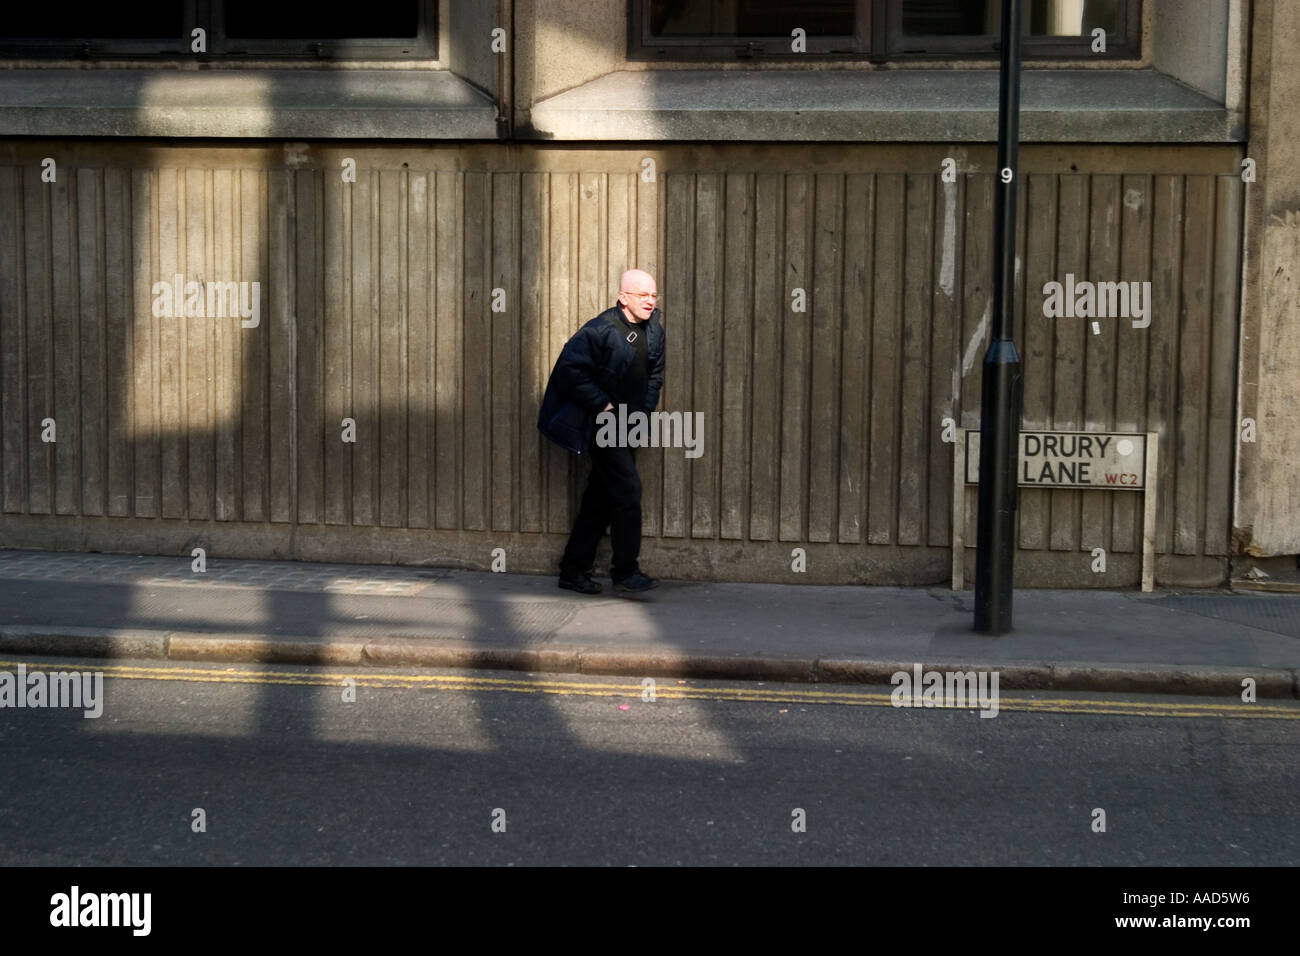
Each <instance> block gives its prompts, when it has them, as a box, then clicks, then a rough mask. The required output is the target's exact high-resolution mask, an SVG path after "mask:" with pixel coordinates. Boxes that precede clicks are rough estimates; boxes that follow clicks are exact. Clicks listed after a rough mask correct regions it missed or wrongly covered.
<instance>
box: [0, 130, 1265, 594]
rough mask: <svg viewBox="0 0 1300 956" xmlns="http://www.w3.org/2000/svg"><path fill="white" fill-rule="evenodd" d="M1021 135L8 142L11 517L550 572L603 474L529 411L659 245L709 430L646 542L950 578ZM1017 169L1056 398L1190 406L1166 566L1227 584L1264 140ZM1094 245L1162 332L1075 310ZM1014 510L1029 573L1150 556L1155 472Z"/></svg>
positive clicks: (673, 392) (1052, 412) (1036, 373)
mask: <svg viewBox="0 0 1300 956" xmlns="http://www.w3.org/2000/svg"><path fill="white" fill-rule="evenodd" d="M45 156H51V157H54V158H56V159H57V163H58V165H57V179H56V181H55V182H52V183H50V182H44V181H43V180H42V175H41V159H42V158H43V157H45ZM946 156H955V157H956V158H957V160H958V162H959V168H960V169H961V170H962V171H963V172H962V175H960V176H959V177H958V180H957V182H955V183H944V182H942V181H941V178H940V175H939V173H940V164H941V162H942V160H943V159H944V158H945V157H946ZM344 158H351V159H353V160H355V162H356V166H357V175H356V182H355V183H345V182H343V181H342V177H341V175H340V170H341V168H342V166H341V163H342V160H343V159H344ZM647 158H649V159H653V160H654V162H655V167H654V172H655V177H654V181H647V179H648V176H647V175H645V171H646V166H645V165H644V163H643V160H644V159H647ZM992 166H993V154H992V150H991V149H985V148H980V149H971V150H969V151H962V150H953V149H951V148H929V147H890V148H884V147H871V146H851V147H845V146H817V147H799V146H780V147H777V146H773V147H762V146H747V147H730V146H728V147H702V146H701V147H690V146H683V147H673V148H669V149H664V150H655V151H647V150H637V149H607V148H599V149H563V148H546V147H541V148H533V147H517V146H516V147H507V146H477V147H460V148H457V147H441V148H439V147H434V148H397V147H393V148H387V147H386V148H373V149H361V148H357V149H348V148H343V149H338V148H330V149H315V148H310V147H307V146H303V145H291V146H287V147H279V146H276V147H266V148H253V149H229V148H224V147H221V148H207V147H205V146H202V145H197V146H193V147H188V146H187V147H184V148H175V149H161V148H152V147H140V146H132V145H126V144H93V143H79V144H71V143H22V144H18V143H10V144H8V145H7V146H5V147H4V148H3V151H2V152H0V353H2V355H3V363H4V364H3V376H4V378H3V386H2V388H0V419H2V427H3V441H2V443H0V455H2V458H0V495H2V500H3V520H2V521H0V543H2V544H7V545H11V546H12V545H17V546H27V547H32V546H59V547H76V548H102V549H105V550H133V549H134V550H150V551H159V552H175V553H181V552H186V553H187V549H188V548H189V547H192V546H195V545H204V546H207V547H209V548H210V549H211V552H210V553H213V554H222V553H225V554H241V555H244V556H270V555H286V554H287V555H297V556H303V557H314V558H328V559H333V560H377V561H439V562H455V563H464V564H467V565H473V566H486V565H487V564H488V562H489V561H490V560H491V558H490V555H491V551H492V549H493V548H495V547H504V548H505V549H506V551H507V555H508V567H509V569H510V570H550V569H551V568H552V567H553V566H554V562H555V559H556V558H557V557H558V552H559V549H560V547H561V546H562V544H563V538H564V535H565V534H566V533H567V530H568V527H569V523H570V520H571V517H572V513H573V506H574V504H575V489H576V482H577V480H578V477H579V476H580V473H581V469H580V468H577V467H575V466H574V464H573V462H572V461H571V460H570V459H569V458H568V457H567V456H566V455H565V454H564V453H562V452H560V451H558V450H556V449H554V448H552V447H550V446H549V445H547V444H546V443H545V441H544V440H542V439H540V436H539V435H538V434H537V432H536V430H535V427H534V423H535V419H536V411H537V407H538V403H539V401H540V395H541V392H542V389H543V387H544V385H545V381H546V376H547V373H548V372H549V370H550V367H551V365H552V363H553V361H554V359H555V357H556V356H557V355H558V353H559V350H560V348H561V347H562V345H563V344H564V341H565V339H566V338H567V337H568V336H569V335H570V334H571V333H572V332H573V331H574V330H575V329H576V328H577V327H578V326H579V325H580V324H581V323H582V322H583V321H585V320H586V319H587V318H589V317H591V316H592V315H594V314H596V313H597V312H598V311H600V310H601V309H603V308H605V307H606V306H608V305H609V304H612V302H613V301H614V297H615V293H616V291H617V280H618V275H619V273H620V272H621V271H622V270H623V269H624V268H626V267H628V266H631V265H637V266H640V267H642V268H645V269H648V270H650V271H651V272H653V273H655V274H656V276H657V277H658V280H659V286H660V289H661V291H662V292H663V293H664V296H665V298H664V303H663V311H664V319H665V325H666V327H667V330H668V343H669V351H668V376H667V386H666V389H665V393H664V399H663V402H662V404H661V408H667V409H679V410H683V411H692V412H694V411H698V412H702V413H703V415H704V419H703V420H704V428H705V431H704V442H705V444H704V448H705V452H704V454H703V456H702V457H700V458H698V459H687V458H686V457H685V455H684V454H683V452H682V451H681V450H678V449H667V450H656V451H643V452H642V453H641V462H642V475H643V478H644V479H645V488H646V494H645V506H646V507H645V531H646V534H647V544H646V551H645V561H644V563H645V564H646V566H647V568H648V569H649V570H651V571H652V573H657V574H663V575H666V576H701V577H714V578H722V579H726V578H749V579H755V578H757V579H774V580H786V579H790V580H799V581H807V582H813V581H867V582H873V583H877V582H878V583H887V582H903V583H921V582H936V581H942V580H945V579H946V576H947V571H948V568H949V560H950V559H949V551H948V547H949V541H950V535H951V527H950V520H951V519H950V514H951V493H952V492H951V485H952V480H951V469H952V448H951V446H949V445H946V444H944V443H943V441H942V438H941V424H940V423H941V420H942V419H943V418H944V417H948V416H951V417H952V418H954V419H955V420H956V422H957V423H958V424H960V425H964V426H966V427H978V422H979V412H978V402H979V373H980V359H981V358H982V355H983V348H984V338H983V336H984V333H985V332H986V330H987V317H988V309H989V299H990V294H989V279H990V273H991V249H990V242H991V233H992V199H993V180H992V175H991V174H990V173H989V172H987V170H990V169H991V168H992ZM1022 166H1023V172H1024V174H1025V176H1026V179H1027V182H1026V186H1025V188H1023V189H1022V191H1021V196H1022V201H1023V204H1024V217H1023V221H1024V222H1025V223H1026V227H1025V229H1024V230H1023V235H1022V243H1021V246H1022V252H1021V261H1022V268H1021V272H1020V275H1021V283H1022V287H1021V289H1020V296H1021V299H1020V301H1021V303H1022V308H1023V312H1024V315H1022V317H1021V320H1020V324H1019V327H1018V330H1017V341H1018V342H1019V343H1020V345H1021V350H1022V353H1023V355H1024V368H1025V384H1026V387H1025V418H1024V422H1025V427H1027V428H1054V429H1063V430H1075V429H1113V430H1153V431H1158V432H1159V433H1160V434H1161V438H1162V443H1163V445H1162V448H1163V450H1162V455H1161V465H1162V467H1161V492H1160V511H1159V523H1158V528H1159V534H1158V544H1157V550H1158V551H1159V552H1160V553H1161V555H1162V558H1161V563H1160V580H1162V581H1164V582H1166V583H1176V582H1185V583H1197V582H1200V583H1208V582H1210V581H1212V580H1217V579H1218V578H1220V577H1221V576H1222V575H1223V574H1224V572H1225V570H1226V559H1225V555H1226V554H1227V550H1228V539H1229V523H1230V515H1229V502H1230V494H1231V486H1230V477H1231V474H1230V473H1231V468H1232V461H1233V458H1232V455H1233V441H1234V428H1233V414H1234V395H1235V391H1234V389H1235V381H1234V369H1235V362H1236V335H1237V303H1238V300H1237V295H1238V279H1237V275H1238V272H1237V270H1238V260H1239V243H1240V235H1241V229H1240V202H1241V189H1242V184H1241V182H1240V178H1239V176H1238V175H1237V171H1238V170H1239V168H1240V151H1239V150H1236V149H1233V148H1226V147H1224V148H1220V147H1205V148H1180V149H1176V150H1174V149H1159V148H1141V147H1138V148H1113V149H1111V148H1086V149H1079V148H1070V149H1061V148H1048V147H1027V148H1025V149H1024V151H1023V158H1022ZM972 170H975V171H972ZM979 170H983V171H979ZM1067 272H1071V273H1074V274H1075V275H1076V277H1078V278H1087V279H1091V280H1094V281H1096V280H1124V281H1142V280H1150V281H1151V282H1152V283H1153V295H1154V303H1153V306H1154V308H1153V316H1152V322H1151V326H1150V327H1149V328H1147V329H1133V328H1131V327H1130V323H1128V322H1127V321H1124V322H1120V321H1116V320H1113V319H1112V320H1106V321H1103V322H1102V323H1101V331H1100V334H1093V333H1092V331H1091V329H1090V328H1089V323H1088V322H1086V321H1085V320H1082V319H1048V318H1044V317H1043V315H1042V300H1043V296H1042V294H1041V289H1042V286H1043V284H1044V283H1045V282H1047V281H1049V280H1052V279H1057V280H1064V277H1065V274H1066V273H1067ZM177 273H179V274H182V275H183V276H184V277H185V280H186V281H190V280H195V281H204V282H217V281H223V282H224V281H230V282H253V281H257V282H259V283H260V293H261V300H260V324H259V325H258V326H257V327H256V328H242V327H241V323H240V321H239V319H238V318H210V317H197V316H191V317H181V318H168V317H156V316H155V315H154V314H153V309H152V305H153V302H154V294H153V286H154V283H155V282H157V281H160V280H169V281H170V280H171V279H172V277H173V276H174V275H175V274H177ZM494 289H500V290H502V292H501V294H500V298H498V302H501V303H503V304H504V311H502V312H494V311H492V305H493V299H494V295H493V290H494ZM798 289H802V290H804V293H805V295H806V301H807V311H806V312H798V311H795V310H794V309H793V307H792V306H793V302H794V296H795V294H796V291H795V290H798ZM47 417H49V418H53V419H55V421H56V427H57V441H56V442H53V443H45V442H42V440H41V432H42V426H41V422H42V420H43V419H45V418H47ZM344 418H352V419H355V421H356V441H355V443H345V442H344V441H342V440H341V437H340V436H341V423H342V420H343V419H344ZM1021 507H1022V511H1021V529H1020V543H1021V547H1022V549H1023V550H1022V553H1021V557H1020V560H1019V565H1018V567H1019V571H1020V580H1021V582H1022V583H1024V584H1029V585H1032V584H1051V583H1055V584H1069V585H1078V586H1093V585H1109V586H1115V585H1117V584H1126V583H1133V582H1136V580H1137V552H1138V551H1139V543H1140V517H1141V510H1140V503H1139V500H1138V498H1137V497H1136V496H1133V495H1126V494H1121V493H1106V492H1075V491H1057V492H1043V491H1027V492H1025V494H1024V496H1023V498H1022V506H1021ZM968 534H969V537H968V540H973V538H974V516H973V515H972V516H971V526H970V529H969V532H968ZM794 547H804V548H806V549H807V552H808V557H809V562H808V572H807V573H806V574H804V575H799V576H795V577H792V576H791V572H790V552H791V549H792V548H794ZM1094 547H1105V548H1107V550H1108V551H1110V552H1112V553H1113V557H1112V560H1111V562H1110V571H1109V572H1108V574H1107V575H1105V576H1097V575H1093V574H1092V573H1091V572H1090V570H1089V564H1090V556H1089V552H1090V551H1091V549H1092V548H1094Z"/></svg>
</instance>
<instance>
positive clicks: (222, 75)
mask: <svg viewBox="0 0 1300 956" xmlns="http://www.w3.org/2000/svg"><path fill="white" fill-rule="evenodd" d="M0 136H142V137H203V138H212V137H242V138H293V139H332V138H349V139H455V140H465V139H496V138H497V123H496V106H495V105H494V104H493V102H492V101H491V99H489V97H488V96H487V95H486V94H484V93H483V92H482V91H480V90H478V89H477V88H475V87H474V86H472V85H471V84H470V83H468V82H466V81H465V80H463V79H462V78H460V77H459V76H457V75H456V74H454V73H450V72H448V71H445V70H301V69H300V70H274V69H260V70H258V69H253V70H237V71H236V70H210V71H187V72H177V71H162V70H121V69H119V70H77V69H43V68H33V69H10V70H0Z"/></svg>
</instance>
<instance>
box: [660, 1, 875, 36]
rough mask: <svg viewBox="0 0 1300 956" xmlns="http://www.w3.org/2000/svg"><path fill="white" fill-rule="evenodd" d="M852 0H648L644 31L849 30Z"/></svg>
mask: <svg viewBox="0 0 1300 956" xmlns="http://www.w3.org/2000/svg"><path fill="white" fill-rule="evenodd" d="M856 7H857V4H856V2H855V0H812V2H806V3H801V2H798V0H650V33H651V35H652V36H656V37H708V36H714V37H788V36H789V35H790V32H791V31H792V30H794V29H795V28H796V27H798V28H800V29H802V30H804V31H805V32H806V33H807V35H808V36H810V37H812V36H851V35H853V33H854V31H855V26H856V22H857V16H856Z"/></svg>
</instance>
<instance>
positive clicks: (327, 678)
mask: <svg viewBox="0 0 1300 956" xmlns="http://www.w3.org/2000/svg"><path fill="white" fill-rule="evenodd" d="M18 663H19V662H18V661H0V669H3V670H12V669H14V668H16V667H17V666H18ZM21 663H23V664H25V665H26V666H27V669H28V671H35V670H40V671H46V672H49V671H60V670H71V669H73V668H72V667H71V666H70V665H68V664H66V663H59V664H55V665H53V666H51V665H50V664H49V663H47V662H42V661H23V662H21ZM78 669H81V670H95V671H100V672H102V673H103V674H104V676H105V677H114V678H118V679H120V680H155V681H183V682H188V683H203V684H283V685H299V686H307V687H341V686H343V681H344V680H346V679H348V678H351V679H352V681H353V682H354V684H355V686H356V687H358V688H363V687H364V688H375V689H417V690H446V691H493V692H506V693H513V694H555V695H559V696H564V697H622V698H629V699H635V700H641V699H642V694H643V693H644V691H645V689H646V688H645V687H644V686H643V685H642V684H641V682H640V681H610V682H601V681H598V680H592V681H574V680H564V679H561V678H551V677H543V676H540V675H539V676H536V677H530V678H526V679H524V678H503V677H483V676H480V675H478V674H476V673H475V672H472V671H466V672H464V673H463V674H450V675H445V674H411V675H408V674H386V673H374V672H361V673H353V674H345V673H330V674H322V673H315V672H311V673H298V672H295V671H285V670H262V669H256V668H236V667H227V668H225V669H220V670H218V669H216V668H197V667H141V666H132V665H127V664H98V663H97V664H95V665H93V666H91V667H86V666H84V665H79V666H78ZM654 698H655V700H709V701H735V702H741V703H772V704H841V705H847V706H850V707H892V706H893V705H892V703H891V701H890V695H889V694H888V693H879V692H871V691H855V690H847V689H842V688H837V689H834V690H798V689H792V688H789V687H783V688H781V689H780V690H774V689H769V688H766V687H754V686H748V687H709V686H692V685H691V684H690V683H688V682H686V681H679V680H677V679H676V678H670V677H661V678H655V683H654ZM909 709H916V708H909ZM924 709H927V710H929V709H933V710H942V709H945V708H924ZM961 709H962V710H975V709H976V708H975V707H973V706H972V707H964V708H961ZM998 710H999V712H1001V711H1020V712H1028V713H1053V714H1103V715H1113V716H1123V717H1230V718H1234V719H1235V718H1247V719H1269V720H1300V704H1291V703H1284V704H1267V703H1263V702H1258V703H1251V704H1247V703H1243V702H1238V701H1232V702H1225V701H1223V700H1222V699H1221V698H1205V699H1204V700H1197V701H1194V702H1187V701H1134V700H1124V699H1095V698H1088V699H1081V698H1061V697H1033V696H1025V692H1016V693H1015V694H1014V695H1012V694H1000V695H999V699H998Z"/></svg>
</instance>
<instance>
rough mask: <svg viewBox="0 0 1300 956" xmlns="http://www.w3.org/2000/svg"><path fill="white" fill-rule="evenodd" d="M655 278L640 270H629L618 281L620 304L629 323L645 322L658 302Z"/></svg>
mask: <svg viewBox="0 0 1300 956" xmlns="http://www.w3.org/2000/svg"><path fill="white" fill-rule="evenodd" d="M657 292H658V290H657V288H656V286H655V277H654V276H652V275H651V274H650V273H648V272H643V271H642V270H640V269H628V270H627V272H624V273H623V275H622V276H620V277H619V280H618V304H619V305H621V306H622V307H623V314H624V315H626V316H627V320H628V321H629V322H645V321H647V320H648V319H649V318H650V316H651V314H652V313H653V312H654V310H655V303H656V302H657V301H658V295H657Z"/></svg>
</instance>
